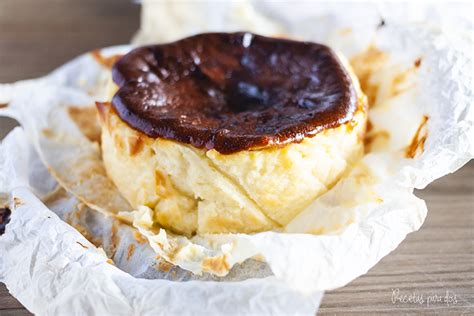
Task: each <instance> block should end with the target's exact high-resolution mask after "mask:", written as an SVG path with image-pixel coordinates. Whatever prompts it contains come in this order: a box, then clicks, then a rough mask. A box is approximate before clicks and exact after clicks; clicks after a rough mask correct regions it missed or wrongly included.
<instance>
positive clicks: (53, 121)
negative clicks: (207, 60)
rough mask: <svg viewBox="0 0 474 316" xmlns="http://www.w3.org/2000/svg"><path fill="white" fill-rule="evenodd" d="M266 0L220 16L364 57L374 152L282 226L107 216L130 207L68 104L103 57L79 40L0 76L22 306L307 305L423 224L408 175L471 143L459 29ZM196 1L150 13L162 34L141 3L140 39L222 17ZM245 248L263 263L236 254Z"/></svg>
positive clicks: (427, 175) (11, 271) (235, 308)
mask: <svg viewBox="0 0 474 316" xmlns="http://www.w3.org/2000/svg"><path fill="white" fill-rule="evenodd" d="M147 3H148V5H150V2H147ZM163 3H167V2H163ZM168 4H169V3H168ZM265 6H266V9H265V12H266V13H267V14H268V15H269V16H267V17H266V18H263V17H261V16H259V15H258V12H256V11H255V12H254V11H248V9H246V10H247V11H245V10H244V11H245V12H246V13H245V15H246V16H247V15H248V14H250V13H249V12H252V13H251V16H252V18H251V19H248V18H247V17H244V18H242V19H240V20H239V18H238V15H237V16H236V18H235V20H234V21H235V22H233V23H235V24H232V25H235V26H236V28H237V27H239V26H240V27H241V28H242V29H251V30H253V31H256V32H261V33H265V34H275V32H280V33H284V34H287V35H291V36H296V37H299V38H304V39H310V40H315V41H319V42H324V43H327V44H329V45H331V46H332V47H333V48H335V49H338V50H340V51H342V52H343V53H345V54H346V55H347V56H348V57H351V58H352V60H353V62H354V63H356V64H357V65H359V66H360V67H359V68H361V69H357V67H356V66H357V65H354V66H355V68H356V72H363V71H364V69H363V66H364V62H363V59H364V56H365V58H366V59H370V60H371V63H372V65H371V66H370V67H369V68H370V72H369V76H368V78H365V80H366V81H367V85H368V86H369V87H371V88H374V87H377V89H376V90H377V93H373V94H374V105H373V107H372V108H371V109H370V112H369V117H370V120H371V122H372V125H373V128H372V130H371V131H370V134H369V135H370V136H371V137H372V138H373V139H372V141H371V145H370V148H371V152H370V153H368V154H367V155H366V156H365V157H364V158H363V159H362V161H361V162H360V163H358V164H357V165H356V166H355V167H354V168H353V170H352V171H351V173H350V174H349V175H348V176H347V177H346V178H344V179H343V180H341V181H340V182H339V183H338V184H337V185H336V186H335V187H334V188H333V189H331V190H330V191H329V192H327V193H326V194H325V195H324V196H322V197H321V198H319V199H318V200H316V201H315V202H314V203H313V204H312V205H310V206H309V207H308V208H307V209H306V210H305V211H303V212H302V213H301V214H300V215H298V216H297V217H296V218H295V219H294V220H293V221H292V222H291V223H290V224H288V226H287V227H286V228H285V230H286V233H275V232H264V233H259V234H254V235H245V234H233V235H212V236H201V237H195V238H193V239H192V240H191V241H189V240H187V239H184V238H180V237H174V236H171V235H167V236H165V235H163V232H162V234H161V235H158V236H157V235H155V234H151V232H150V231H148V227H147V222H146V220H143V218H146V215H147V213H146V212H147V210H146V209H143V210H140V212H141V213H140V214H141V219H142V220H141V221H140V220H137V217H136V218H135V223H134V224H135V226H136V227H138V229H139V231H140V232H141V233H142V234H143V235H145V236H147V237H149V242H150V243H148V242H144V239H143V236H141V235H137V232H136V230H135V229H134V228H131V227H130V226H128V225H125V224H123V223H120V222H119V221H118V220H117V219H115V218H113V217H110V216H109V217H107V216H104V214H111V213H114V214H116V213H117V211H129V210H130V208H129V206H128V204H127V203H126V202H125V201H124V200H123V199H122V198H121V197H120V196H119V195H117V192H116V191H115V190H114V187H113V185H111V184H110V183H109V181H110V180H108V179H107V178H106V176H105V172H104V171H103V170H102V169H101V168H99V167H100V163H101V162H100V152H99V148H98V147H97V145H96V144H94V143H92V142H91V141H89V140H88V139H87V137H86V135H85V133H84V131H83V130H81V129H80V127H79V126H78V125H77V124H76V123H75V122H74V120H73V119H72V118H71V116H70V115H69V114H68V113H69V112H68V111H69V109H70V108H71V107H74V108H79V109H84V108H88V107H90V106H91V105H92V104H93V103H94V101H100V100H103V98H104V95H105V94H104V89H103V87H104V81H105V79H106V76H107V72H106V70H105V69H104V67H103V66H101V65H100V64H99V63H98V62H97V61H96V59H94V58H93V56H92V55H91V54H86V55H84V56H82V57H79V58H78V59H76V60H73V61H72V62H70V63H68V64H67V65H65V66H63V67H61V68H60V69H58V70H56V71H55V72H53V73H52V74H51V75H49V76H47V77H45V78H41V79H37V80H30V81H24V82H19V83H16V84H13V85H2V86H0V103H8V106H7V107H5V108H2V109H0V115H7V116H11V117H14V118H16V119H17V120H18V121H19V122H20V123H21V125H22V127H23V129H19V128H18V129H16V130H15V131H13V132H12V133H11V134H10V135H9V136H8V137H7V138H6V140H5V141H4V142H3V143H2V145H1V150H0V171H1V173H0V194H1V195H0V197H1V198H2V199H3V201H2V203H7V204H9V205H10V207H11V208H12V211H13V214H12V217H11V222H10V223H9V224H8V226H7V229H6V233H5V234H4V235H3V236H1V237H0V252H1V253H2V257H0V281H2V282H5V283H6V284H7V286H8V288H9V290H10V291H11V292H12V294H13V295H15V296H16V297H17V298H18V299H19V300H20V301H21V302H22V303H23V304H24V305H25V306H26V307H27V308H28V309H30V310H31V311H33V312H35V313H38V314H48V315H52V314H66V313H67V314H89V313H95V314H101V315H102V314H132V313H134V314H152V313H153V314H166V315H169V314H196V313H198V314H200V313H204V312H206V313H211V314H212V313H228V314H249V313H251V314H262V313H265V314H266V313H274V314H287V313H292V314H299V313H301V314H314V311H315V310H316V308H317V306H318V304H319V300H320V299H321V291H324V290H327V289H333V288H336V287H340V286H343V285H345V284H347V283H348V282H350V281H351V280H353V279H354V278H356V277H357V276H359V275H362V274H364V273H365V272H367V270H368V269H370V268H371V267H372V266H373V265H374V264H376V263H377V262H378V261H379V260H380V259H381V258H382V257H383V256H385V255H386V254H388V253H389V252H390V251H392V250H393V249H395V247H396V246H397V245H398V244H399V243H400V242H401V241H402V240H403V239H404V238H405V236H406V235H407V234H408V233H410V232H412V231H415V230H417V229H418V228H419V227H420V226H421V224H422V223H423V220H424V218H425V216H426V206H425V204H424V202H423V201H422V200H420V199H418V198H416V197H415V196H414V195H413V188H423V187H425V186H426V185H427V184H429V183H430V182H431V181H433V180H434V179H436V178H439V177H441V176H443V175H445V174H447V173H450V172H453V171H455V170H456V169H458V168H460V167H461V166H462V165H463V164H465V163H466V162H467V161H468V160H469V159H471V158H472V157H473V154H474V146H473V143H472V140H473V139H474V137H473V136H474V128H473V110H472V91H473V89H472V72H470V71H469V70H470V69H472V60H471V55H472V51H469V50H470V49H472V42H471V41H470V39H469V38H463V37H462V36H457V37H453V36H449V30H444V31H443V32H442V31H440V30H438V29H434V28H432V27H430V26H428V25H421V24H408V23H403V24H402V23H400V22H396V21H391V20H390V19H387V22H386V23H385V25H384V26H383V27H378V26H377V25H378V24H379V23H380V20H379V17H380V16H379V15H378V11H373V10H372V11H371V9H370V8H371V7H364V6H360V5H356V7H355V8H354V10H353V11H352V12H353V13H352V15H350V16H349V15H348V14H347V13H344V12H351V10H348V9H347V8H345V9H344V10H340V5H339V6H337V5H336V6H332V5H331V6H324V7H323V6H321V7H319V9H318V10H315V8H314V7H311V8H309V9H308V8H306V10H303V9H304V7H299V8H300V10H301V12H300V13H298V15H295V14H291V13H288V12H287V13H285V11H284V10H282V7H281V6H275V7H274V8H268V6H269V4H265ZM301 8H303V9H301ZM321 8H325V9H324V10H321ZM167 10H169V11H167V12H169V13H170V14H169V15H165V16H170V17H171V16H173V17H174V19H178V20H179V19H180V18H181V19H182V18H185V17H186V16H187V15H186V14H184V15H181V13H182V12H183V11H182V8H178V9H176V8H173V7H171V8H168V9H167ZM252 10H253V9H252ZM148 12H150V11H148ZM200 12H201V11H200ZM202 12H203V13H202V14H201V15H199V14H197V13H196V14H195V15H194V16H195V17H196V18H195V19H193V20H186V21H187V22H188V23H185V24H179V25H177V24H176V22H175V20H172V19H170V20H166V18H164V19H161V20H160V23H159V25H158V27H159V28H161V29H168V27H169V29H172V30H173V32H158V31H156V32H150V29H153V28H150V25H149V24H148V23H147V22H146V21H147V20H146V19H147V17H146V16H145V20H144V23H143V29H142V31H141V33H140V34H139V35H138V36H137V39H138V41H140V42H146V41H149V40H171V39H175V38H179V37H182V36H186V35H189V34H191V33H195V32H199V31H212V30H219V29H222V25H221V24H222V23H224V21H221V20H220V19H215V20H212V21H213V22H212V23H211V24H206V23H207V22H209V21H210V20H209V19H207V18H206V14H205V12H207V11H206V10H204V9H202ZM296 12H299V11H296ZM302 12H305V14H304V15H303V13H302ZM357 12H359V13H357ZM171 13H173V14H171ZM342 13H344V15H342ZM364 14H366V15H364ZM270 15H271V17H272V18H271V17H270ZM295 16H296V17H299V18H298V19H296V20H295ZM364 16H365V17H366V18H364V19H362V18H361V17H364ZM303 17H304V18H303ZM148 19H150V17H148ZM260 19H262V20H260ZM272 19H273V20H272ZM361 19H362V22H361ZM414 20H416V19H415V18H414ZM173 21H174V22H173ZM219 21H220V22H219ZM249 21H252V23H251V24H249ZM150 23H151V22H150ZM173 23H175V24H173ZM151 24H153V23H151ZM312 25H317V27H309V26H312ZM179 26H185V27H184V28H179ZM232 27H233V26H232ZM225 30H230V29H227V28H225ZM282 30H283V32H282ZM165 33H166V34H167V35H166V37H163V36H156V38H154V36H155V34H165ZM368 48H369V49H368ZM129 49H130V47H127V46H124V47H115V48H111V49H107V50H104V51H102V53H101V54H102V55H113V54H116V53H119V52H126V51H128V50H129ZM370 52H372V53H373V54H372V53H370ZM364 54H365V55H364ZM470 54H471V55H470ZM374 56H375V57H374ZM387 135H388V136H387ZM413 145H414V146H413ZM42 162H43V163H44V164H45V165H46V167H47V168H45V167H44V166H43V165H42ZM71 162H74V163H76V164H71ZM98 166H99V167H98ZM88 170H92V171H93V172H89V173H88V172H86V171H88ZM50 173H51V174H52V175H54V177H52V176H51V174H50ZM86 173H87V174H88V176H87V177H85V176H84V174H86ZM77 179H81V181H82V180H83V179H86V181H84V182H77V181H76V180H77ZM57 182H59V183H60V184H61V185H62V186H64V187H66V189H67V191H68V192H69V193H67V192H66V191H64V190H63V189H58V188H57V187H56V185H57ZM98 190H104V191H105V192H106V193H104V194H98V193H100V191H98ZM104 196H106V197H107V198H106V199H104V198H103V197H104ZM40 200H43V201H44V204H43V203H41V201H40ZM89 207H90V208H89ZM91 208H92V209H95V210H97V211H99V212H96V211H94V210H92V209H91ZM67 223H69V224H70V225H68V224H67ZM73 227H75V228H73ZM79 232H80V233H82V234H83V235H84V236H86V237H88V239H89V240H92V241H94V243H95V244H97V245H101V247H102V248H103V249H104V251H103V250H101V249H98V248H96V247H95V246H94V245H93V244H91V243H90V242H89V241H87V239H86V238H85V237H84V236H83V235H81V234H80V233H79ZM157 240H158V241H159V243H157ZM166 242H171V243H173V242H179V243H180V247H178V248H179V252H178V255H177V256H173V257H174V258H173V259H171V258H170V257H169V256H168V254H169V253H168V251H169V249H167V247H166V246H160V245H162V244H166ZM131 245H133V246H131ZM156 253H158V254H160V256H161V257H160V258H159V259H157V258H156ZM175 254H176V253H175ZM106 255H108V256H109V257H110V258H112V260H113V262H114V264H115V266H114V265H112V264H111V263H110V261H108V259H107V256H106ZM167 256H168V257H167ZM254 256H258V257H257V258H260V259H264V262H265V263H263V262H260V261H258V260H253V259H252V260H246V259H248V258H252V257H254ZM163 258H167V259H168V260H171V261H173V263H175V264H176V265H177V266H179V267H171V266H169V264H167V263H166V262H165V261H163ZM209 259H212V260H213V262H217V263H225V264H224V265H223V266H224V267H225V269H224V270H225V271H223V272H224V273H221V274H225V273H227V270H228V268H230V267H232V266H234V265H235V267H234V269H232V270H231V271H230V273H229V274H228V275H227V276H226V277H223V278H221V277H216V276H214V275H212V274H208V273H206V272H214V273H216V271H215V270H216V267H215V266H214V267H211V269H209V268H207V270H206V268H205V265H203V262H205V261H206V260H207V261H209ZM239 263H242V264H239ZM221 266H222V265H218V267H221ZM227 267H228V268H227ZM188 270H189V271H193V272H195V273H198V275H193V274H192V273H190V272H188ZM217 270H218V269H217ZM201 272H204V273H203V274H202V275H199V273H201ZM217 272H218V271H217ZM221 272H222V271H221ZM146 279H148V280H146ZM151 279H152V280H151Z"/></svg>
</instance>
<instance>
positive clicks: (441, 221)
mask: <svg viewBox="0 0 474 316" xmlns="http://www.w3.org/2000/svg"><path fill="white" fill-rule="evenodd" d="M131 2H132V1H131V0H130V1H127V0H101V1H98V0H0V82H2V83H4V82H13V81H15V80H19V79H26V78H32V77H37V76H41V75H43V74H45V73H47V72H48V71H50V70H52V69H54V68H55V67H57V66H59V65H60V64H62V63H64V62H65V61H67V60H69V59H71V58H72V57H74V56H76V55H78V54H80V53H82V52H85V51H88V50H91V49H93V48H96V47H102V46H109V45H114V44H121V43H126V42H127V41H129V39H130V38H131V36H132V35H133V33H134V32H135V30H137V28H138V23H139V6H138V5H137V4H133V3H131ZM13 126H14V122H13V121H11V120H5V119H0V138H1V137H3V136H4V135H5V134H6V132H7V131H8V130H10V129H11V128H12V127H13ZM417 195H418V196H420V197H422V198H423V199H425V200H426V202H427V204H428V209H429V213H428V218H427V220H426V222H425V224H424V225H423V227H422V228H421V229H420V231H418V232H415V233H413V234H411V235H409V236H408V238H407V239H406V240H405V241H404V242H403V243H402V245H401V246H400V247H398V248H397V249H396V250H395V251H394V252H393V253H391V254H390V255H388V256H387V257H385V258H384V259H383V260H382V261H381V262H380V263H379V264H377V265H376V266H375V267H374V268H373V269H371V270H370V271H369V273H367V274H366V275H364V276H362V277H360V278H358V279H357V280H355V281H353V282H352V283H351V284H349V285H347V286H346V287H344V288H341V289H339V290H336V291H331V292H327V293H326V294H325V296H324V299H323V302H322V304H321V309H320V313H321V314H322V315H332V314H346V313H359V314H380V313H427V314H433V313H440V314H447V313H453V314H461V313H467V314H474V249H473V247H474V242H473V241H474V239H473V227H474V213H473V205H474V163H472V162H471V163H469V164H468V165H467V166H465V167H464V168H462V169H461V170H460V171H458V172H457V173H456V174H454V175H449V176H447V177H444V178H443V179H441V180H438V181H436V182H435V183H433V184H432V185H430V186H429V188H427V189H426V190H423V191H419V192H417ZM0 255H1V254H0ZM397 291H398V293H399V295H410V294H415V295H418V296H420V295H423V298H424V304H418V303H402V302H400V301H396V302H395V303H393V302H392V298H393V297H395V294H396V293H397ZM447 291H448V294H449V295H450V296H452V297H453V296H454V295H455V296H456V300H457V303H456V304H451V305H450V306H447V304H446V303H445V302H443V301H442V302H431V303H430V304H429V306H428V304H427V300H428V299H431V300H432V301H433V300H434V299H435V296H434V295H438V296H442V297H443V298H444V297H445V295H446V292H447ZM28 314H29V313H28V312H27V311H26V310H25V309H24V308H23V307H22V305H21V304H20V303H19V302H18V301H16V300H15V299H14V298H13V297H12V296H11V295H9V294H8V291H7V290H6V288H5V286H4V285H0V316H6V315H28Z"/></svg>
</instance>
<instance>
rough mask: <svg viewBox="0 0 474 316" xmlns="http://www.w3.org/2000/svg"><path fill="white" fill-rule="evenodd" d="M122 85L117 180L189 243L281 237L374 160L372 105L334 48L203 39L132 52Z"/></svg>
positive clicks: (112, 148)
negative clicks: (196, 238)
mask: <svg viewBox="0 0 474 316" xmlns="http://www.w3.org/2000/svg"><path fill="white" fill-rule="evenodd" d="M112 79H113V81H112V80H111V84H110V102H109V103H97V106H98V109H99V113H100V118H101V124H102V142H101V146H102V154H103V160H104V163H105V166H106V170H107V173H108V175H109V177H110V178H111V179H112V180H113V182H114V183H115V184H116V186H117V187H118V189H119V190H120V192H121V193H122V194H123V196H124V197H125V198H126V199H127V200H128V201H129V202H130V204H131V205H132V206H134V207H138V206H141V205H145V206H148V207H150V208H151V209H153V210H154V221H155V222H156V223H157V225H158V226H160V227H164V228H166V229H169V230H171V231H174V232H176V233H179V234H184V235H188V236H191V235H193V234H196V233H197V234H206V233H228V232H232V233H253V232H260V231H265V230H278V229H279V228H281V227H284V226H285V225H286V224H287V223H289V222H290V221H291V220H292V219H293V218H294V217H295V216H297V215H298V214H299V213H300V212H301V211H302V210H304V209H305V208H306V207H307V206H308V205H309V204H310V203H311V202H313V201H314V200H315V199H316V198H318V197H319V196H320V195H321V194H323V193H324V192H326V191H327V190H328V189H330V188H331V187H332V186H333V185H334V184H335V183H336V182H337V181H338V180H339V179H340V178H341V177H342V176H343V175H344V174H345V172H346V171H347V170H348V168H350V167H351V165H353V164H354V162H355V161H356V160H358V159H359V158H360V157H361V156H362V154H363V134H364V133H365V128H366V120H367V106H366V98H365V96H364V95H363V94H362V92H361V90H360V88H359V83H358V81H357V78H356V77H355V76H354V75H353V74H352V72H351V70H350V69H349V66H348V65H347V63H346V62H345V61H344V59H343V57H341V56H338V55H336V54H335V53H334V52H333V51H332V50H331V49H330V48H328V47H326V46H324V45H320V44H316V43H309V42H299V41H293V40H287V39H277V38H269V37H263V36H258V35H254V34H251V33H206V34H199V35H195V36H192V37H188V38H185V39H182V40H179V41H177V42H173V43H168V44H161V45H151V46H144V47H139V48H136V49H134V50H132V51H131V52H130V53H128V54H126V55H125V56H123V57H122V58H121V59H119V60H118V61H117V62H116V63H115V65H114V66H113V69H112Z"/></svg>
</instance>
